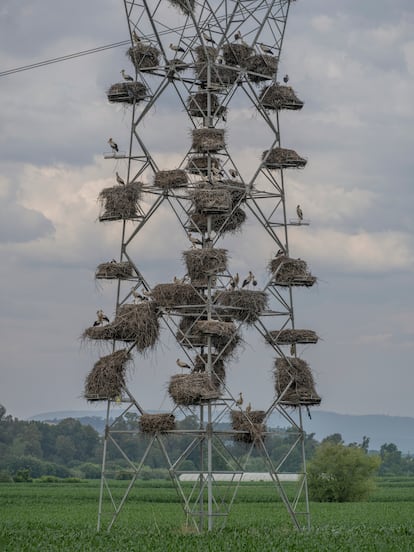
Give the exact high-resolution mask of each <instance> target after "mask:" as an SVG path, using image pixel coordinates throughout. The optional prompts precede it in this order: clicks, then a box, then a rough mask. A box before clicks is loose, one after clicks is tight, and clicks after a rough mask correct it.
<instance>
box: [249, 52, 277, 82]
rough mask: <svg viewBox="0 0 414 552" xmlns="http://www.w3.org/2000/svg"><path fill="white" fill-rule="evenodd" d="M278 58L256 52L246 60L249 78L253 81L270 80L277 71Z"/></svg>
mask: <svg viewBox="0 0 414 552" xmlns="http://www.w3.org/2000/svg"><path fill="white" fill-rule="evenodd" d="M277 65H278V59H277V58H276V57H274V56H270V55H266V54H256V55H254V56H250V57H249V58H248V59H247V60H246V69H247V70H248V72H249V79H250V80H251V81H253V82H259V81H262V80H269V79H271V78H273V77H274V75H275V74H276V71H277Z"/></svg>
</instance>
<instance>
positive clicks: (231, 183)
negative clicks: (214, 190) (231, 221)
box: [219, 179, 246, 207]
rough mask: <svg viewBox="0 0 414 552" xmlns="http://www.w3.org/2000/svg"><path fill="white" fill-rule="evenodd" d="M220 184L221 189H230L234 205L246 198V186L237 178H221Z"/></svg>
mask: <svg viewBox="0 0 414 552" xmlns="http://www.w3.org/2000/svg"><path fill="white" fill-rule="evenodd" d="M219 186H220V188H221V189H223V188H224V189H225V190H228V191H229V192H230V194H231V199H232V202H233V207H234V206H235V205H237V204H239V203H240V201H243V199H245V198H246V186H245V185H244V184H243V182H238V181H237V180H228V179H224V180H220V183H219Z"/></svg>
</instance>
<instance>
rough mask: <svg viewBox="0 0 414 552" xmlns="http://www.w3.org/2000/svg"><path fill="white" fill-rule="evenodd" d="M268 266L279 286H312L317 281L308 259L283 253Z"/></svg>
mask: <svg viewBox="0 0 414 552" xmlns="http://www.w3.org/2000/svg"><path fill="white" fill-rule="evenodd" d="M268 268H269V270H270V272H272V274H273V282H274V283H275V284H276V285H278V286H305V287H311V286H313V284H314V283H315V282H316V276H312V274H311V273H310V271H309V270H308V265H307V264H306V261H303V260H302V259H290V258H289V257H285V256H284V255H281V256H279V257H275V258H274V259H272V260H271V261H270V263H269V266H268Z"/></svg>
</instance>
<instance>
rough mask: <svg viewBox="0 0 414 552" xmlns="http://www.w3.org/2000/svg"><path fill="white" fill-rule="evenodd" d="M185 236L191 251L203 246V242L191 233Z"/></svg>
mask: <svg viewBox="0 0 414 552" xmlns="http://www.w3.org/2000/svg"><path fill="white" fill-rule="evenodd" d="M187 236H188V239H189V240H190V242H191V246H192V248H193V249H195V248H196V246H197V245H203V242H202V241H201V240H199V239H198V238H195V237H194V236H193V235H192V234H191V233H188V234H187Z"/></svg>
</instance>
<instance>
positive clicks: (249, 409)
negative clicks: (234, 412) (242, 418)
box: [246, 403, 252, 414]
mask: <svg viewBox="0 0 414 552" xmlns="http://www.w3.org/2000/svg"><path fill="white" fill-rule="evenodd" d="M251 411H252V405H251V404H250V403H249V404H248V405H247V406H246V414H250V412H251Z"/></svg>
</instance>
